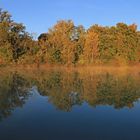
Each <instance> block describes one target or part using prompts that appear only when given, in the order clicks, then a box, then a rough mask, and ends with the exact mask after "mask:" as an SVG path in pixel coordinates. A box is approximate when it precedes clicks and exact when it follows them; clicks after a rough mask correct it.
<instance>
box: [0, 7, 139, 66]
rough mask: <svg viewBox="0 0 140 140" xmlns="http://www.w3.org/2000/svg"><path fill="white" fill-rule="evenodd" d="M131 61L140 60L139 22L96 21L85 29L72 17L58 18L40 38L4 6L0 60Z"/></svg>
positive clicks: (56, 62) (66, 63) (128, 62)
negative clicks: (99, 22) (16, 20)
mask: <svg viewBox="0 0 140 140" xmlns="http://www.w3.org/2000/svg"><path fill="white" fill-rule="evenodd" d="M12 62H16V63H30V64H31V63H37V64H38V65H39V64H40V63H51V64H65V65H76V64H95V63H98V62H99V63H103V64H106V63H107V64H117V65H118V64H119V65H120V64H131V63H139V62H140V31H138V29H137V25H136V24H131V25H127V24H125V23H117V24H116V26H111V27H108V26H106V27H103V26H99V25H93V26H91V27H90V28H89V29H87V30H85V29H84V27H83V26H82V25H80V26H76V25H75V24H74V23H73V21H71V20H61V21H58V22H57V23H56V24H55V25H54V26H53V27H52V28H50V29H49V30H48V32H46V33H42V34H41V35H40V36H39V37H38V41H36V40H33V37H32V36H31V35H30V34H29V33H28V32H26V28H25V26H24V25H23V24H20V23H16V22H14V21H13V20H12V18H11V15H10V14H9V13H8V12H7V11H3V10H2V9H0V63H12Z"/></svg>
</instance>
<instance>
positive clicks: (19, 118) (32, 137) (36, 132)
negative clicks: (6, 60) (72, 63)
mask: <svg viewBox="0 0 140 140" xmlns="http://www.w3.org/2000/svg"><path fill="white" fill-rule="evenodd" d="M139 99H140V75H139V73H137V74H133V73H132V74H131V73H128V74H125V75H120V74H111V73H106V72H104V73H96V74H95V73H94V72H92V73H88V72H87V73H80V72H66V71H46V72H29V73H28V72H24V73H21V72H9V73H6V74H2V75H1V76H0V140H139V139H140V100H139Z"/></svg>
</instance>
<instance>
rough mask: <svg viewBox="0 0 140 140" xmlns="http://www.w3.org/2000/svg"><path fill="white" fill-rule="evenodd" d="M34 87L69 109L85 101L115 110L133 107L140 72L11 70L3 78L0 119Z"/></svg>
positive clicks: (139, 88) (59, 106)
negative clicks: (21, 71) (114, 73)
mask: <svg viewBox="0 0 140 140" xmlns="http://www.w3.org/2000/svg"><path fill="white" fill-rule="evenodd" d="M33 87H36V90H38V93H39V94H40V96H45V97H46V96H47V97H48V101H49V102H50V103H51V104H53V105H54V106H55V108H57V109H59V110H62V111H68V112H69V111H71V110H72V107H73V106H75V105H79V106H80V105H82V104H83V103H84V102H86V103H88V105H90V106H93V107H96V106H98V105H111V106H113V107H114V108H116V109H121V108H124V107H128V108H132V107H133V106H134V102H136V101H138V100H139V98H140V78H139V76H138V75H137V76H134V75H130V74H129V75H124V76H119V75H113V74H110V73H100V74H87V73H79V72H64V71H62V72H61V71H47V72H37V73H35V74H31V73H26V74H25V73H18V72H12V73H9V74H6V76H5V75H3V76H1V79H0V119H2V118H5V117H7V116H9V115H11V112H12V111H13V110H14V109H15V108H16V107H22V106H23V105H24V104H25V103H26V101H27V100H28V98H29V97H30V98H32V94H33V92H31V90H32V91H33ZM46 102H47V100H46Z"/></svg>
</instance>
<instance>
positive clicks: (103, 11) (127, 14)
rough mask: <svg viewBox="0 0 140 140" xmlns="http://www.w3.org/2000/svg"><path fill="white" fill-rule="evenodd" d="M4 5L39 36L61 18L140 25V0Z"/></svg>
mask: <svg viewBox="0 0 140 140" xmlns="http://www.w3.org/2000/svg"><path fill="white" fill-rule="evenodd" d="M0 7H1V8H3V9H5V10H8V11H9V12H10V13H11V14H12V16H13V19H14V20H15V21H17V22H22V23H24V24H25V26H26V27H27V31H29V32H33V33H36V34H37V35H39V34H40V33H42V32H47V30H48V28H50V27H52V26H53V25H54V24H55V23H56V21H58V20H61V19H72V20H73V21H74V22H75V24H76V25H79V24H82V25H84V27H85V28H88V27H90V26H91V25H92V24H95V23H97V24H100V25H105V26H106V25H109V26H110V25H115V24H116V23H117V22H125V23H128V24H131V23H136V24H138V26H140V0H0ZM139 29H140V28H139Z"/></svg>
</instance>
